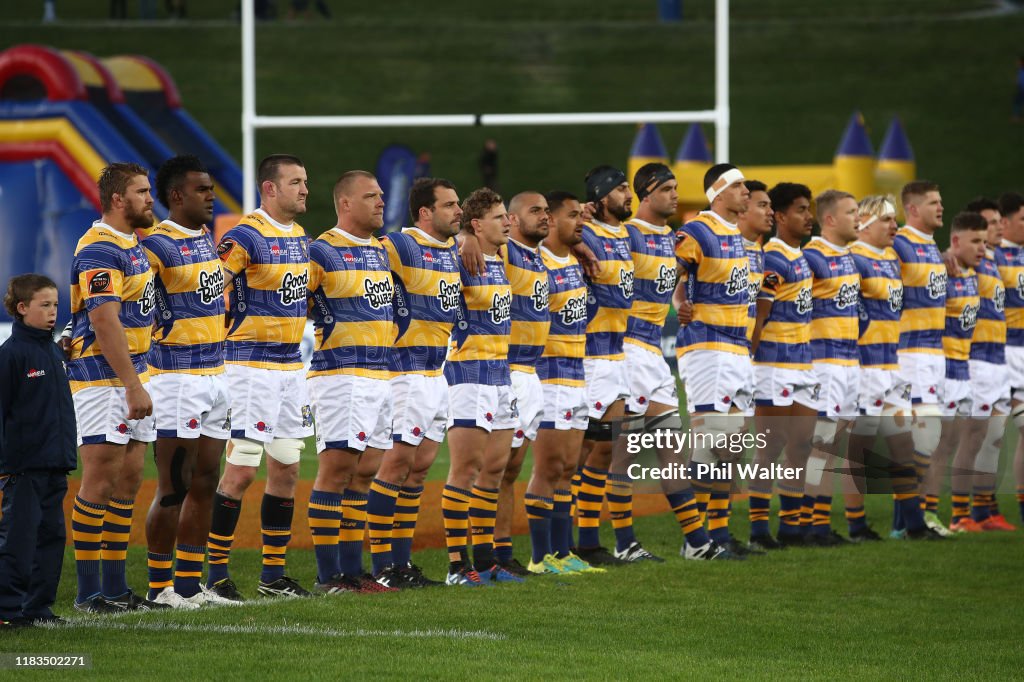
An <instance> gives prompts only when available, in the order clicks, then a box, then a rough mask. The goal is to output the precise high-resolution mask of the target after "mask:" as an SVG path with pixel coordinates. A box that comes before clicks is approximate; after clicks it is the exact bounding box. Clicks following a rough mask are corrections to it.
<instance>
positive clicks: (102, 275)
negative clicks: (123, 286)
mask: <svg viewBox="0 0 1024 682" xmlns="http://www.w3.org/2000/svg"><path fill="white" fill-rule="evenodd" d="M87 278H88V280H89V294H90V295H92V296H95V295H97V294H112V293H114V288H113V277H112V276H111V274H110V271H109V270H98V271H93V272H92V273H91V274H89V275H88V277H87Z"/></svg>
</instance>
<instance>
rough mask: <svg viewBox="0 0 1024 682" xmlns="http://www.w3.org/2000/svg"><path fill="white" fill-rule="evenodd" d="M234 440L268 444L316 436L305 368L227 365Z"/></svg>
mask: <svg viewBox="0 0 1024 682" xmlns="http://www.w3.org/2000/svg"><path fill="white" fill-rule="evenodd" d="M224 369H225V375H226V376H227V380H228V394H229V395H230V401H231V411H230V413H229V414H230V421H231V437H232V438H246V439H248V440H254V441H257V442H260V443H269V442H271V441H272V440H274V439H275V438H298V439H304V438H309V437H310V436H312V435H313V407H312V405H311V404H310V402H309V392H308V390H307V388H306V370H304V369H286V370H278V369H263V368H261V367H250V366H249V365H238V364H234V363H230V362H229V363H226V364H225V365H224Z"/></svg>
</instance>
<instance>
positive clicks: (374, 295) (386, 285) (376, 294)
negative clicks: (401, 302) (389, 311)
mask: <svg viewBox="0 0 1024 682" xmlns="http://www.w3.org/2000/svg"><path fill="white" fill-rule="evenodd" d="M394 295H395V289H394V287H393V286H391V278H390V277H387V278H385V279H382V280H379V281H377V282H374V281H373V280H372V279H370V278H369V277H367V278H366V279H364V280H363V298H365V299H366V302H367V303H369V304H370V307H371V308H373V309H374V310H377V309H379V308H383V307H384V306H387V305H391V301H392V299H393V298H394Z"/></svg>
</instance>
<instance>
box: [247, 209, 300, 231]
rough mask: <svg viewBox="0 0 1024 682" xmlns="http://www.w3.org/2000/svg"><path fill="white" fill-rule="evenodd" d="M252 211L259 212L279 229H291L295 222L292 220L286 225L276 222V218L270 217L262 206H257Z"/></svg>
mask: <svg viewBox="0 0 1024 682" xmlns="http://www.w3.org/2000/svg"><path fill="white" fill-rule="evenodd" d="M253 213H259V214H260V215H261V216H263V217H264V218H266V219H267V220H268V221H269V222H270V224H271V225H273V226H274V227H276V228H277V229H279V230H291V229H292V228H293V227H295V223H294V222H292V223H289V224H287V225H285V224H284V223H279V222H277V221H276V220H274V219H273V218H271V217H270V214H269V213H267V212H266V211H264V210H263V209H262V208H257V209H256V210H255V211H253Z"/></svg>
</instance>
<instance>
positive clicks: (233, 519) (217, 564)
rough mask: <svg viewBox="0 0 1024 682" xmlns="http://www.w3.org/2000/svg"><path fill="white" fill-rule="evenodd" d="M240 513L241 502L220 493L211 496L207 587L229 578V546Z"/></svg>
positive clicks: (233, 538) (233, 539) (232, 540)
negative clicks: (211, 511) (211, 508)
mask: <svg viewBox="0 0 1024 682" xmlns="http://www.w3.org/2000/svg"><path fill="white" fill-rule="evenodd" d="M241 512H242V501H241V500H233V499H231V498H230V497H228V496H227V495H222V494H221V493H217V494H216V495H214V496H213V518H212V519H211V520H210V537H209V540H208V541H207V546H208V547H209V548H210V559H209V564H210V565H209V570H208V571H207V574H206V586H207V587H211V586H213V585H214V583H218V582H220V581H221V580H227V579H228V578H229V577H230V576H229V575H228V562H229V561H230V560H231V545H232V543H234V541H235V528H236V527H237V526H238V515H239V514H241Z"/></svg>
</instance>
